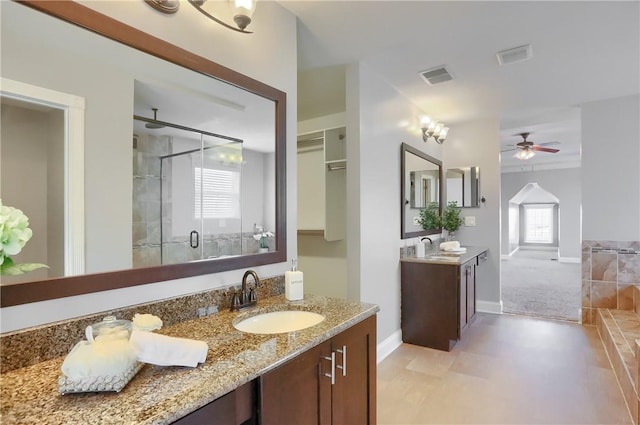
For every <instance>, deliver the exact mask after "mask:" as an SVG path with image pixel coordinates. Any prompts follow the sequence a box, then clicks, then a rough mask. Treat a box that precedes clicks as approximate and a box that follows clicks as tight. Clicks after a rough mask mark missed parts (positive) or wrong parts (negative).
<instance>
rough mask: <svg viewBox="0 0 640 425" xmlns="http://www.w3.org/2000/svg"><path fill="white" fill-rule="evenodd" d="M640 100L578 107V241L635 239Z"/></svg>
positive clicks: (639, 218)
mask: <svg viewBox="0 0 640 425" xmlns="http://www.w3.org/2000/svg"><path fill="white" fill-rule="evenodd" d="M638 164H640V95H637V94H636V95H633V96H625V97H619V98H615V99H607V100H602V101H598V102H590V103H585V104H583V105H582V188H583V190H582V239H584V240H610V241H637V240H640V167H639V166H638Z"/></svg>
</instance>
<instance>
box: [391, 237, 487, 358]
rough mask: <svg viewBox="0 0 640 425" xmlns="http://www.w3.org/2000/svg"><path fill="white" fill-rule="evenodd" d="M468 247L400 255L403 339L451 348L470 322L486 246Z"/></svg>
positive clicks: (472, 318) (408, 341)
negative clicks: (458, 252) (449, 252)
mask: <svg viewBox="0 0 640 425" xmlns="http://www.w3.org/2000/svg"><path fill="white" fill-rule="evenodd" d="M466 248H467V251H466V252H465V253H463V254H461V255H453V256H451V255H442V253H438V252H433V251H431V252H429V251H427V253H426V255H425V257H424V258H418V257H404V258H401V260H400V261H401V274H402V278H401V287H402V294H401V309H400V310H401V327H402V340H403V342H406V343H409V344H415V345H420V346H423V347H430V348H435V349H438V350H445V351H450V350H451V349H452V348H453V346H454V345H455V344H456V343H457V341H459V340H460V339H461V338H462V335H463V334H464V332H465V331H466V329H467V328H468V326H470V325H471V323H472V322H473V320H474V319H475V315H476V283H477V270H478V267H479V266H480V265H481V263H482V262H483V261H485V260H486V258H487V249H486V248H482V247H466Z"/></svg>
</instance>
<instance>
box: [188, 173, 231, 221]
mask: <svg viewBox="0 0 640 425" xmlns="http://www.w3.org/2000/svg"><path fill="white" fill-rule="evenodd" d="M193 170H194V177H195V179H194V181H195V197H194V199H195V205H194V206H195V217H196V218H198V219H199V218H205V219H207V218H240V172H239V171H229V170H216V169H212V168H200V167H195V168H194V169H193ZM201 203H202V214H201V210H200V204H201Z"/></svg>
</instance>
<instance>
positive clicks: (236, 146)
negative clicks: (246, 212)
mask: <svg viewBox="0 0 640 425" xmlns="http://www.w3.org/2000/svg"><path fill="white" fill-rule="evenodd" d="M134 120H137V121H142V122H145V123H146V124H145V125H144V127H143V128H142V127H141V126H140V125H138V126H137V127H138V128H139V129H141V130H138V131H137V134H136V135H135V136H134V142H133V145H134V146H133V147H134V149H133V152H134V191H133V198H134V199H133V205H134V211H133V266H134V267H144V266H153V265H162V264H177V263H184V262H188V261H198V260H204V259H212V258H224V257H228V256H236V255H242V254H243V251H246V247H247V245H248V244H247V243H246V242H245V243H243V232H242V228H243V227H242V194H241V186H242V174H243V173H242V168H243V167H242V165H243V145H242V140H240V139H236V138H232V137H228V136H224V135H219V134H214V133H210V132H206V131H202V130H197V129H193V128H189V127H184V126H180V125H176V124H171V123H167V122H161V121H157V120H156V119H149V118H144V117H139V116H134ZM248 236H249V237H251V235H248ZM244 239H246V236H245V237H244ZM243 245H244V246H245V248H244V249H243Z"/></svg>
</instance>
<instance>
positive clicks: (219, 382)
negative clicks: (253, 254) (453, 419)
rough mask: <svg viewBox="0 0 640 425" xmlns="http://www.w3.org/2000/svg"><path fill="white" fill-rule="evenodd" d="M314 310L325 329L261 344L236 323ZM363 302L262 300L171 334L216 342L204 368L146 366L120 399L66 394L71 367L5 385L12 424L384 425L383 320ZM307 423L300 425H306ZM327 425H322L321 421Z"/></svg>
mask: <svg viewBox="0 0 640 425" xmlns="http://www.w3.org/2000/svg"><path fill="white" fill-rule="evenodd" d="M282 310H304V311H311V312H315V313H319V314H322V315H323V316H325V319H324V320H323V321H322V322H320V323H319V324H317V325H315V326H312V327H309V328H306V329H302V330H299V331H295V332H288V333H280V334H272V335H261V334H251V333H245V332H241V331H238V330H237V329H235V328H234V327H233V324H234V323H237V322H238V321H239V320H242V319H243V318H245V317H249V316H252V315H255V314H260V313H265V312H272V311H282ZM377 311H378V307H377V306H375V305H371V304H365V303H360V302H349V301H344V300H339V299H334V298H324V297H317V296H311V295H306V296H305V299H304V300H302V301H295V302H291V301H287V300H286V299H285V298H284V296H281V295H280V296H275V297H270V298H266V299H263V300H260V302H259V304H258V306H257V307H255V308H253V309H250V310H248V311H243V312H240V313H238V312H229V311H221V312H219V313H217V314H215V315H211V316H208V317H203V318H199V319H194V320H188V321H185V322H182V323H178V324H175V325H172V326H169V327H167V328H163V329H162V330H161V333H163V334H166V335H171V336H179V337H185V338H191V339H198V340H202V341H206V342H207V344H208V346H209V351H208V355H207V360H206V362H205V363H204V364H202V365H200V366H198V367H196V368H183V367H159V366H153V365H145V366H144V367H143V368H142V370H141V371H140V372H139V373H138V374H137V375H136V376H135V377H134V378H133V379H132V380H131V381H130V382H129V383H128V384H127V386H126V387H125V388H124V389H123V390H122V391H121V392H120V393H108V392H104V393H84V394H68V395H60V394H58V386H57V383H58V377H59V376H60V366H61V364H62V360H63V358H55V359H51V360H47V361H44V362H41V363H37V364H35V365H32V366H27V367H23V368H20V369H16V370H13V371H10V372H7V373H3V374H2V375H1V384H2V385H1V387H2V388H1V392H2V398H1V400H2V402H1V406H0V407H1V409H0V413H1V416H0V418H1V420H2V423H3V424H18V423H19V424H26V423H34V424H35V423H38V424H43V425H46V424H80V423H82V424H124V423H126V424H169V423H177V424H182V425H184V424H201V425H202V424H224V425H227V424H242V423H246V424H251V423H263V424H282V423H299V421H298V419H300V420H302V419H304V420H306V421H309V420H310V418H314V416H313V415H316V416H315V419H313V420H312V422H314V423H362V424H365V423H375V406H376V404H375V400H376V398H375V379H376V372H375V371H376V345H375V344H376V312H377ZM296 418H298V419H296ZM316 419H317V420H316Z"/></svg>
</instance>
